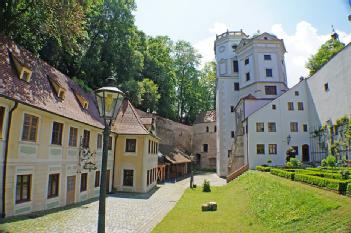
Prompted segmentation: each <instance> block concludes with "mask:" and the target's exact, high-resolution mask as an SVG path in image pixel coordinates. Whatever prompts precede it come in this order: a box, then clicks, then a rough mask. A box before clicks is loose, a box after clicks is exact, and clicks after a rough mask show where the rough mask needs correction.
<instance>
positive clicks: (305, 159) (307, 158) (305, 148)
mask: <svg viewBox="0 0 351 233" xmlns="http://www.w3.org/2000/svg"><path fill="white" fill-rule="evenodd" d="M309 161H310V150H309V146H308V145H306V144H305V145H303V146H302V162H309Z"/></svg>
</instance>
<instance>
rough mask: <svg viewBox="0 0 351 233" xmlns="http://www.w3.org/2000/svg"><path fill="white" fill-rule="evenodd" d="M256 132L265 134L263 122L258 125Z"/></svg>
mask: <svg viewBox="0 0 351 233" xmlns="http://www.w3.org/2000/svg"><path fill="white" fill-rule="evenodd" d="M256 132H264V123H263V122H257V123H256Z"/></svg>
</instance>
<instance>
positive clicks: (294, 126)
mask: <svg viewBox="0 0 351 233" xmlns="http://www.w3.org/2000/svg"><path fill="white" fill-rule="evenodd" d="M298 129H299V127H298V124H297V122H290V132H298V131H299V130H298Z"/></svg>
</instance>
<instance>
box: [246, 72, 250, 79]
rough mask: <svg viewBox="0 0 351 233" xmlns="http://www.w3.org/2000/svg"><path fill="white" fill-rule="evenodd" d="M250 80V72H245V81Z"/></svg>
mask: <svg viewBox="0 0 351 233" xmlns="http://www.w3.org/2000/svg"><path fill="white" fill-rule="evenodd" d="M249 80H250V72H248V73H246V81H249Z"/></svg>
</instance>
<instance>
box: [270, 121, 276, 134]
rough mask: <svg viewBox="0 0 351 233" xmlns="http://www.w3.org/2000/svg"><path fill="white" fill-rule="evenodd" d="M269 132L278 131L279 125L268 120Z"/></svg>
mask: <svg viewBox="0 0 351 233" xmlns="http://www.w3.org/2000/svg"><path fill="white" fill-rule="evenodd" d="M268 132H277V126H276V123H275V122H268Z"/></svg>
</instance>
